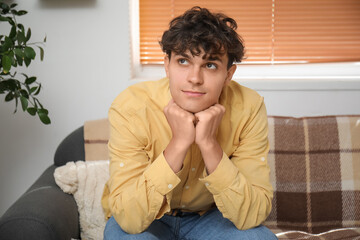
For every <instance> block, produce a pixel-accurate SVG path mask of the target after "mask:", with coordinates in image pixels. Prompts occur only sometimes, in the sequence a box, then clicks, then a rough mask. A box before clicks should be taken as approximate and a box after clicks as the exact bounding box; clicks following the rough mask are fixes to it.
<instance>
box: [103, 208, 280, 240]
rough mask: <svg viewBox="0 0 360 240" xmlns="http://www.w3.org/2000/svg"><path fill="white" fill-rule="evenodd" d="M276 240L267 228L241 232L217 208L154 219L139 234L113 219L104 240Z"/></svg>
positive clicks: (108, 223)
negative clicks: (200, 213)
mask: <svg viewBox="0 0 360 240" xmlns="http://www.w3.org/2000/svg"><path fill="white" fill-rule="evenodd" d="M114 239H121V240H122V239H125V240H126V239H131V240H155V239H164V240H203V239H204V240H207V239H211V240H217V239H219V240H226V239H231V240H236V239H241V240H273V239H277V238H276V236H275V235H274V234H273V233H272V232H271V231H270V230H269V229H268V228H266V227H265V226H262V225H260V226H258V227H255V228H252V229H249V230H238V229H237V228H236V227H235V225H234V224H233V223H232V222H230V221H229V220H228V219H226V218H224V217H223V216H222V214H221V213H220V211H219V210H218V209H213V210H211V211H209V212H207V213H206V214H204V215H203V216H200V215H198V214H194V213H188V214H183V216H170V215H164V216H163V217H162V218H161V219H159V220H155V221H154V222H153V223H152V224H151V225H150V226H149V228H148V229H146V230H145V231H144V232H142V233H139V234H128V233H126V232H124V231H123V230H122V229H121V228H120V226H119V225H118V224H117V222H116V221H115V219H114V217H111V218H110V219H109V221H108V222H107V224H106V227H105V231H104V240H114Z"/></svg>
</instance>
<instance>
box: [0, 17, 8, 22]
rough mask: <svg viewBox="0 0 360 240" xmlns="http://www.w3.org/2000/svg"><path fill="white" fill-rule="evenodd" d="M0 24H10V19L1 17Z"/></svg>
mask: <svg viewBox="0 0 360 240" xmlns="http://www.w3.org/2000/svg"><path fill="white" fill-rule="evenodd" d="M0 22H9V18H7V17H3V16H0Z"/></svg>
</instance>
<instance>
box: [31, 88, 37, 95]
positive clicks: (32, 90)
mask: <svg viewBox="0 0 360 240" xmlns="http://www.w3.org/2000/svg"><path fill="white" fill-rule="evenodd" d="M37 88H38V87H32V88H31V89H30V94H32V93H33V92H35V91H36V90H37Z"/></svg>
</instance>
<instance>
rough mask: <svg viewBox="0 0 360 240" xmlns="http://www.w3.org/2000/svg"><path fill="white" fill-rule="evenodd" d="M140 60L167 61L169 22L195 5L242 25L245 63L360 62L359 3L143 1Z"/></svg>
mask: <svg viewBox="0 0 360 240" xmlns="http://www.w3.org/2000/svg"><path fill="white" fill-rule="evenodd" d="M139 3H140V62H141V64H159V63H163V58H164V55H163V53H162V51H161V49H160V46H159V43H158V42H159V40H160V39H161V36H162V33H163V32H164V31H165V30H166V29H167V27H168V23H169V22H170V20H171V19H172V18H174V17H176V16H178V15H180V14H182V13H183V12H184V11H186V10H187V9H189V8H191V7H193V6H201V7H206V8H208V9H210V10H212V11H215V12H223V13H225V14H227V15H228V16H230V17H232V18H234V19H235V20H236V22H237V23H238V33H239V34H240V35H241V36H242V38H243V39H244V43H245V48H246V55H245V57H246V59H245V60H244V62H247V63H314V62H344V61H359V60H360V0H236V1H234V0H231V1H230V0H221V1H219V0H206V1H200V0H191V1H190V0H139Z"/></svg>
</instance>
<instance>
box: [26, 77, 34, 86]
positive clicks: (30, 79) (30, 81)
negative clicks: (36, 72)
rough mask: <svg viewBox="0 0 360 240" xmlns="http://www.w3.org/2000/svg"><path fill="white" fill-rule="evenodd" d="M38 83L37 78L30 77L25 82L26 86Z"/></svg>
mask: <svg viewBox="0 0 360 240" xmlns="http://www.w3.org/2000/svg"><path fill="white" fill-rule="evenodd" d="M35 81H36V77H30V78H27V79H26V80H25V84H27V85H30V84H32V83H33V82H35Z"/></svg>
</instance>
